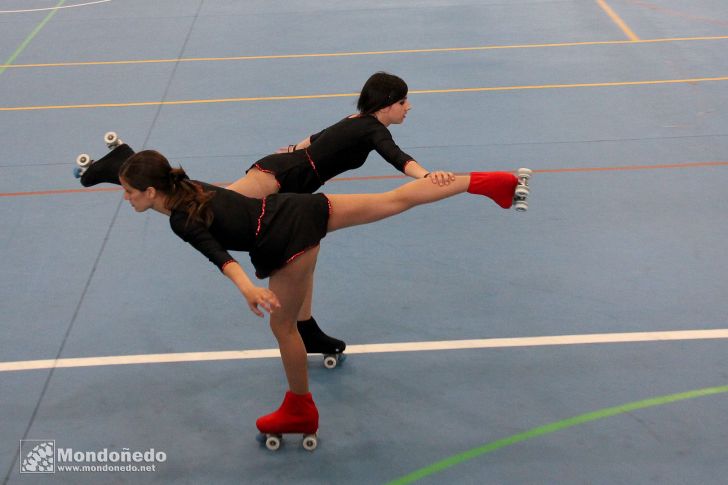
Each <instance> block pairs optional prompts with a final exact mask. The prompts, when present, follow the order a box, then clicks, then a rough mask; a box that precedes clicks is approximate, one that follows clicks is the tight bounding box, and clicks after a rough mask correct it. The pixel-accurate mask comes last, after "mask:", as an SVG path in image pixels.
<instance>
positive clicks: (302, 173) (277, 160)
mask: <svg viewBox="0 0 728 485" xmlns="http://www.w3.org/2000/svg"><path fill="white" fill-rule="evenodd" d="M252 168H257V169H258V170H260V171H262V172H267V173H271V174H273V176H274V177H275V178H276V180H277V181H278V185H279V186H280V188H279V189H278V192H280V193H287V192H291V193H295V194H312V193H314V192H316V191H317V190H318V189H319V188H320V187H321V186H322V185H323V184H324V183H323V181H322V180H321V179H320V178H319V176H318V173H317V172H316V169H315V167H314V165H313V163H312V162H311V161H309V159H308V156H307V154H306V150H296V151H295V152H292V153H274V154H272V155H268V156H266V157H263V158H261V159H260V160H258V161H257V162H255V163H254V164H253V165H252V166H251V167H250V168H249V169H248V171H250V169H252Z"/></svg>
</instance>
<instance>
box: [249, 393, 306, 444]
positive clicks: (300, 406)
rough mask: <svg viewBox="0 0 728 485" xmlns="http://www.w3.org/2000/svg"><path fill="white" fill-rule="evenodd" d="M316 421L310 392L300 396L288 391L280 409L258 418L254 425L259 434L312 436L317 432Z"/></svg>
mask: <svg viewBox="0 0 728 485" xmlns="http://www.w3.org/2000/svg"><path fill="white" fill-rule="evenodd" d="M318 419H319V416H318V410H317V409H316V404H314V402H313V397H312V396H311V393H310V392H309V393H307V394H303V395H301V394H294V393H293V392H291V391H288V392H286V396H285V397H284V398H283V404H281V407H280V408H278V410H277V411H275V412H273V413H271V414H268V415H265V416H261V417H260V418H258V420H257V421H256V422H255V425H256V426H257V427H258V430H259V431H260V432H261V433H269V434H283V433H303V434H314V433H316V431H318Z"/></svg>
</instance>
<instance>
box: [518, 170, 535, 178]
mask: <svg viewBox="0 0 728 485" xmlns="http://www.w3.org/2000/svg"><path fill="white" fill-rule="evenodd" d="M532 173H533V171H532V170H531V169H530V168H519V169H518V176H519V177H523V178H526V179H528V178H531V174H532Z"/></svg>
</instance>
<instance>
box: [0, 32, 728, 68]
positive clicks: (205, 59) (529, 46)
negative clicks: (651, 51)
mask: <svg viewBox="0 0 728 485" xmlns="http://www.w3.org/2000/svg"><path fill="white" fill-rule="evenodd" d="M715 40H728V35H716V36H703V37H670V38H662V39H636V40H603V41H585V42H557V43H550V44H514V45H489V46H473V47H436V48H429V49H396V50H381V51H361V52H323V53H311V54H279V55H260V56H231V57H183V58H177V59H129V60H122V61H79V62H52V63H41V64H10V65H4V66H0V67H3V68H7V69H22V68H41V67H80V66H115V65H127V64H165V63H176V62H180V63H181V62H224V61H258V60H275V59H306V58H316V57H355V56H379V55H392V54H427V53H438V52H473V51H489V50H504V49H542V48H553V47H583V46H603V45H634V44H657V43H667V42H695V41H715Z"/></svg>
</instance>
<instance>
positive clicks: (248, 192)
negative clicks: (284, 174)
mask: <svg viewBox="0 0 728 485" xmlns="http://www.w3.org/2000/svg"><path fill="white" fill-rule="evenodd" d="M279 188H280V187H279V186H278V181H277V180H276V178H275V177H274V176H273V174H271V173H268V172H262V171H260V170H258V169H257V168H252V169H250V171H248V173H246V174H245V176H244V177H242V178H240V179H238V180H236V181H235V182H233V183H232V184H230V185H228V186H227V189H229V190H232V191H233V192H237V193H238V194H241V195H244V196H246V197H252V198H254V199H262V198H263V197H267V196H269V195H271V194H275V193H278V190H279Z"/></svg>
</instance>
